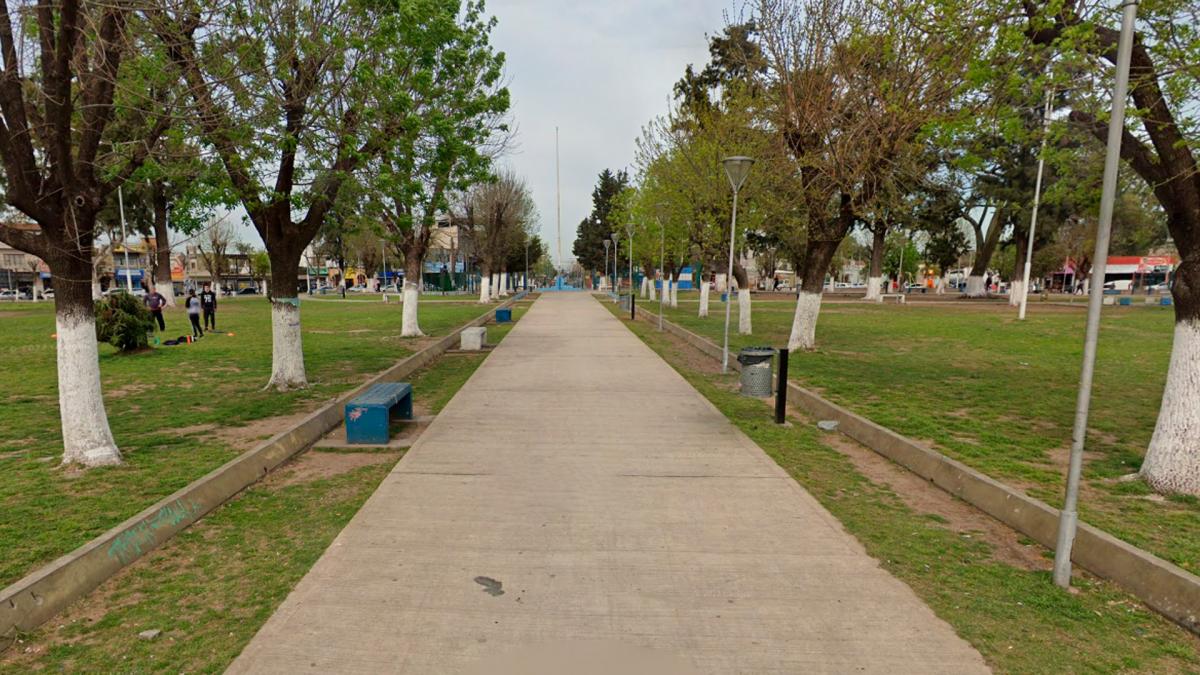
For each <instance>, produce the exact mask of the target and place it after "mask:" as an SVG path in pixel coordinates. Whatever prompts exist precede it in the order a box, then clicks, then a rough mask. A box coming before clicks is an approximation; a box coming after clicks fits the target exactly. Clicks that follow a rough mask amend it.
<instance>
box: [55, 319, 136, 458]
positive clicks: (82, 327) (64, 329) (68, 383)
mask: <svg viewBox="0 0 1200 675" xmlns="http://www.w3.org/2000/svg"><path fill="white" fill-rule="evenodd" d="M54 323H55V325H56V326H57V328H58V345H57V353H58V414H59V417H60V419H61V421H62V436H63V459H62V461H63V464H82V465H83V466H88V467H91V466H111V465H114V464H120V463H121V451H120V450H118V449H117V444H116V442H115V441H113V436H112V431H111V430H110V429H109V427H108V415H107V414H105V412H104V396H103V394H101V392H100V353H99V350H98V348H97V345H96V321H95V319H94V318H92V316H91V315H90V314H83V315H82V316H75V315H70V314H68V315H55V317H54Z"/></svg>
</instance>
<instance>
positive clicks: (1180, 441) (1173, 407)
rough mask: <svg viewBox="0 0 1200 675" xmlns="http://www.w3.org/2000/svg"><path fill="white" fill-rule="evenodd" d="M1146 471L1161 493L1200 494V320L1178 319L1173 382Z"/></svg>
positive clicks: (1148, 452) (1165, 392)
mask: <svg viewBox="0 0 1200 675" xmlns="http://www.w3.org/2000/svg"><path fill="white" fill-rule="evenodd" d="M1141 474H1142V477H1143V478H1144V479H1145V480H1146V482H1147V483H1148V484H1149V485H1150V487H1151V488H1153V489H1154V490H1155V491H1156V492H1163V493H1172V494H1188V495H1197V496H1200V321H1188V320H1185V321H1180V322H1178V323H1176V324H1175V343H1174V344H1173V345H1172V347H1171V365H1170V368H1169V369H1168V370H1167V384H1166V387H1165V388H1164V389H1163V398H1162V406H1161V407H1160V408H1159V409H1158V423H1157V424H1156V425H1155V427H1154V436H1153V437H1151V439H1150V447H1149V448H1147V450H1146V459H1145V461H1143V462H1142V470H1141Z"/></svg>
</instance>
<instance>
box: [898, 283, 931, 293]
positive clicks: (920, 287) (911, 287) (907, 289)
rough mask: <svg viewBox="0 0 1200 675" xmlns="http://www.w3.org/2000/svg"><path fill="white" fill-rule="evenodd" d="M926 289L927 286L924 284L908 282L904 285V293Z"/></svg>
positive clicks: (922, 291)
mask: <svg viewBox="0 0 1200 675" xmlns="http://www.w3.org/2000/svg"><path fill="white" fill-rule="evenodd" d="M928 290H929V288H928V287H927V286H925V284H909V285H907V286H905V287H904V292H905V293H924V292H926V291H928Z"/></svg>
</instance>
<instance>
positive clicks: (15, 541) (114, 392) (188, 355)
mask: <svg viewBox="0 0 1200 675" xmlns="http://www.w3.org/2000/svg"><path fill="white" fill-rule="evenodd" d="M458 300H460V301H458V302H448V301H441V300H440V298H439V301H438V302H430V303H425V302H422V304H421V312H420V321H421V327H422V329H423V330H424V331H425V332H426V333H427V334H429V335H431V336H438V335H445V334H446V333H448V332H450V331H451V330H453V329H454V328H457V327H458V326H460V325H462V324H463V323H465V322H467V321H469V320H470V319H473V318H475V317H476V316H479V315H480V314H482V313H483V312H484V311H485V308H484V306H482V305H478V304H476V303H474V302H471V301H470V299H465V300H466V301H461V300H464V299H463V298H458ZM301 314H302V322H303V340H304V352H305V362H306V365H307V370H308V378H309V384H310V387H309V388H308V389H305V390H301V391H295V392H289V393H284V394H280V393H277V392H274V391H269V390H268V391H264V390H263V389H262V387H263V385H265V384H266V381H267V379H268V377H269V376H270V367H271V319H270V307H269V305H268V304H267V303H266V302H265V301H264V300H263V299H261V298H237V299H230V300H226V301H223V302H222V304H221V306H220V309H219V311H218V315H217V316H218V321H219V323H218V325H219V326H220V328H221V331H222V332H221V333H219V334H215V335H209V336H207V337H205V338H204V339H203V340H201V341H199V342H197V343H195V344H192V345H185V346H177V347H159V348H156V349H153V350H151V351H148V352H144V353H140V354H133V355H119V354H116V353H115V350H113V349H112V348H111V347H109V346H107V345H101V348H100V369H101V375H102V378H103V388H104V394H105V402H106V407H107V409H108V415H109V422H110V424H111V426H112V430H113V434H114V435H115V437H116V440H117V444H118V445H119V446H120V448H121V450H122V452H123V453H124V456H125V460H126V461H125V464H124V465H122V466H120V467H115V468H103V469H94V470H91V471H87V472H78V471H74V470H64V469H62V468H60V467H59V464H58V461H59V458H60V456H61V453H62V441H61V433H60V428H59V419H58V406H57V401H58V398H57V397H58V393H57V391H58V390H57V382H56V375H55V362H54V350H55V343H54V339H53V338H52V337H51V335H52V334H53V333H54V315H53V311H52V308H51V306H50V304H49V303H40V304H32V303H23V304H17V305H13V304H6V305H3V306H0V353H2V354H4V355H5V357H4V368H3V369H2V370H0V392H3V393H0V550H2V551H3V552H4V554H3V555H0V586H5V585H8V584H10V583H12V582H14V581H16V580H17V579H19V578H20V577H21V576H23V575H25V574H27V573H29V572H31V571H32V570H33V569H36V567H37V566H38V565H41V564H44V563H46V562H49V561H50V560H53V559H54V558H56V557H58V556H60V555H62V554H64V553H67V552H68V551H70V550H72V549H74V548H76V547H77V546H79V545H81V544H83V543H85V542H86V541H88V540H89V539H91V538H92V537H94V536H96V535H97V534H100V533H101V532H104V531H105V530H107V529H109V528H111V527H112V526H114V525H116V524H117V523H119V522H121V521H122V520H124V519H126V518H128V517H130V516H132V515H133V514H135V513H137V512H138V511H140V510H141V509H143V508H145V507H147V506H149V505H150V504H152V503H154V502H155V501H157V500H158V499H160V498H162V497H164V496H166V495H168V494H170V493H172V492H174V491H175V490H178V489H179V488H181V487H183V486H184V485H187V484H188V483H189V482H191V481H192V480H195V479H196V478H198V477H200V476H201V475H203V474H205V473H207V472H208V471H210V470H212V469H213V468H215V467H217V466H219V465H221V464H222V463H224V462H226V461H228V460H229V459H231V458H233V457H234V456H236V455H237V454H238V453H239V452H241V451H243V450H245V449H248V447H249V446H251V445H253V443H254V442H255V440H256V439H257V438H260V437H265V436H269V435H270V432H271V431H272V428H271V426H270V423H269V421H267V418H272V417H276V416H280V415H287V414H291V413H298V412H302V411H305V410H310V409H312V408H315V407H317V406H318V405H320V404H321V403H323V402H325V401H328V400H329V399H331V398H333V397H334V396H336V395H337V394H340V393H342V392H344V391H346V390H348V389H351V388H353V387H354V386H356V385H357V384H359V383H361V382H362V381H363V379H364V378H365V377H366V375H368V374H370V373H374V372H377V371H380V370H383V369H384V368H387V367H388V366H390V365H392V364H393V363H395V362H396V361H397V360H398V359H401V358H404V357H405V356H408V355H409V354H411V353H413V352H414V351H416V350H417V349H419V348H421V347H423V346H424V345H425V344H426V343H427V342H428V341H427V340H412V339H403V338H400V337H399V333H400V305H398V304H388V305H384V304H382V303H379V302H349V301H345V302H343V301H337V300H333V301H310V302H304V304H303V308H302V310H301ZM186 325H187V319H186V316H185V315H184V313H183V312H182V310H173V311H168V316H167V327H168V330H167V331H166V335H168V336H172V335H180V334H185V333H188V332H190V331H188V330H185V328H184V327H185V326H186ZM226 332H231V333H233V335H232V336H229V335H227V334H225V333H226Z"/></svg>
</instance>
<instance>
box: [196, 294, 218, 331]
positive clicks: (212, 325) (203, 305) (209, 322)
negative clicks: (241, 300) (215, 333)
mask: <svg viewBox="0 0 1200 675" xmlns="http://www.w3.org/2000/svg"><path fill="white" fill-rule="evenodd" d="M200 309H202V310H203V311H204V329H205V330H216V329H217V294H216V293H213V291H212V287H211V286H209V284H208V283H207V282H206V283H205V284H204V290H203V291H201V292H200Z"/></svg>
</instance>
